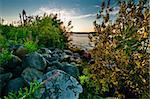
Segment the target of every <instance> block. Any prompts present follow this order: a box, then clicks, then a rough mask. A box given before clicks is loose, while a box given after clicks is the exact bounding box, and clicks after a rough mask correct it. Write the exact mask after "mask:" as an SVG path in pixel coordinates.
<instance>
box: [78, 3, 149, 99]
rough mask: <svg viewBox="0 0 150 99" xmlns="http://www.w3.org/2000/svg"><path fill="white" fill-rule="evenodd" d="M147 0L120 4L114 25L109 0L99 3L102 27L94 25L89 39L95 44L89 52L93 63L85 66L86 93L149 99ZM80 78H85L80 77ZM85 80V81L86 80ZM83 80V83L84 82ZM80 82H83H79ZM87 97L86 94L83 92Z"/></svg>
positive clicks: (99, 16)
mask: <svg viewBox="0 0 150 99" xmlns="http://www.w3.org/2000/svg"><path fill="white" fill-rule="evenodd" d="M146 1H147V0H139V2H138V3H137V4H138V5H137V4H135V3H134V2H133V1H132V0H129V2H124V1H122V2H120V3H119V7H120V10H119V12H118V16H117V17H116V20H115V22H114V23H110V19H109V15H110V13H109V12H110V11H111V10H112V8H111V7H110V5H109V1H108V3H107V5H105V4H106V2H103V3H102V6H101V11H100V14H98V16H97V18H98V19H99V18H102V19H103V22H102V24H97V22H96V21H95V22H94V25H95V30H96V34H95V35H94V36H93V37H91V41H92V40H94V41H93V42H94V43H95V47H94V49H93V50H92V51H91V54H92V57H93V58H94V59H95V63H94V64H92V65H90V66H87V67H86V68H85V69H88V72H87V73H85V75H90V76H88V77H89V81H87V82H86V83H84V84H83V85H86V84H88V83H89V82H90V83H93V84H91V85H89V84H88V88H86V87H85V88H86V89H87V93H88V92H89V93H91V90H90V88H93V91H94V92H95V93H91V94H93V95H97V94H98V95H99V96H102V97H106V96H107V97H108V96H113V97H118V98H122V97H124V96H125V97H127V98H143V99H147V98H149V97H150V96H149V60H148V59H149V53H148V46H149V45H148V44H149V41H148V36H149V34H148V33H149V26H148V22H149V19H150V14H149V12H147V11H148V9H149V8H148V6H147V2H146ZM81 78H82V79H83V78H85V77H81ZM86 79H87V78H86ZM84 81H86V80H84ZM81 82H82V83H83V81H82V80H81ZM84 94H85V96H86V93H84Z"/></svg>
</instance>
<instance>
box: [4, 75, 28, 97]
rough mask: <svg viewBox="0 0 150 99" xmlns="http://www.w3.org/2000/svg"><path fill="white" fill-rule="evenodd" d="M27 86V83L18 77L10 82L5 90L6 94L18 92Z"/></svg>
mask: <svg viewBox="0 0 150 99" xmlns="http://www.w3.org/2000/svg"><path fill="white" fill-rule="evenodd" d="M24 86H25V81H24V79H23V78H22V77H18V78H15V79H12V80H10V81H8V83H7V86H6V88H5V92H6V93H7V94H8V93H9V92H11V91H13V92H18V91H19V89H20V88H23V87H24Z"/></svg>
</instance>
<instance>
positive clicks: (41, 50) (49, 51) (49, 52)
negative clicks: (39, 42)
mask: <svg viewBox="0 0 150 99" xmlns="http://www.w3.org/2000/svg"><path fill="white" fill-rule="evenodd" d="M38 52H39V53H40V54H52V51H51V50H49V49H48V48H41V49H40V50H39V51H38Z"/></svg>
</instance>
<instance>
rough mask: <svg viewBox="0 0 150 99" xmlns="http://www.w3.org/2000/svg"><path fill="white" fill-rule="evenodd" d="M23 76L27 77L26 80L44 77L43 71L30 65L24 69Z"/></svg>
mask: <svg viewBox="0 0 150 99" xmlns="http://www.w3.org/2000/svg"><path fill="white" fill-rule="evenodd" d="M21 76H22V77H23V78H24V79H25V81H27V82H31V81H33V80H37V79H40V78H42V76H43V73H42V72H40V71H38V70H36V69H34V68H29V67H28V68H26V69H25V70H23V72H22V74H21Z"/></svg>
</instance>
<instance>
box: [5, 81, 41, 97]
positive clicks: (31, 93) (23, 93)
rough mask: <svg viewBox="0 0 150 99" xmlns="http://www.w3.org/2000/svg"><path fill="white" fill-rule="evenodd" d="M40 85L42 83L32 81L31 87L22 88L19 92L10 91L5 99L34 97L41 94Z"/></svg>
mask: <svg viewBox="0 0 150 99" xmlns="http://www.w3.org/2000/svg"><path fill="white" fill-rule="evenodd" d="M40 87H41V84H40V83H39V82H38V81H33V82H31V83H30V86H29V88H27V87H25V88H24V89H20V90H19V91H18V93H15V92H10V93H9V94H8V96H4V99H34V98H36V95H37V93H38V95H39V94H40V92H39V88H40ZM35 94H36V95H35Z"/></svg>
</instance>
